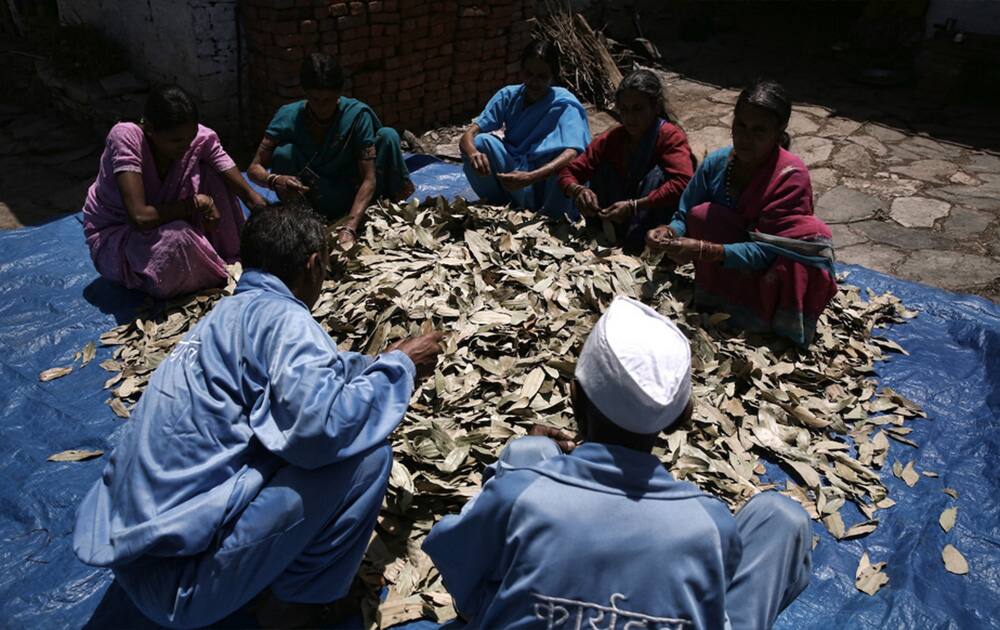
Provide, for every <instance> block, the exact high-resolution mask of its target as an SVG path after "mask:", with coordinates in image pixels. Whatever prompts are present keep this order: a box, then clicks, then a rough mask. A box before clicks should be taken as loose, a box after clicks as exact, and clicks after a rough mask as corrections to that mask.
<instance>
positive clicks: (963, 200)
mask: <svg viewBox="0 0 1000 630" xmlns="http://www.w3.org/2000/svg"><path fill="white" fill-rule="evenodd" d="M953 188H966V187H965V186H941V187H939V188H928V189H927V190H925V191H924V193H925V194H928V195H931V196H934V197H938V198H939V199H944V200H945V201H950V202H951V203H952V204H953V205H956V206H965V207H966V208H973V209H975V210H986V211H988V212H994V213H996V214H1000V198H997V197H977V196H975V195H976V192H975V189H973V192H972V193H969V194H966V193H957V192H955V191H954V190H951V189H953Z"/></svg>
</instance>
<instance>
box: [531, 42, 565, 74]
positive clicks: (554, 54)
mask: <svg viewBox="0 0 1000 630" xmlns="http://www.w3.org/2000/svg"><path fill="white" fill-rule="evenodd" d="M531 59H541V60H542V61H544V62H545V65H547V66H548V67H549V72H551V73H552V80H553V81H555V80H556V79H558V78H559V72H560V70H561V69H562V62H561V61H560V59H559V50H558V49H557V48H556V47H555V45H554V44H552V43H551V42H548V41H545V40H541V39H536V40H532V42H531V43H530V44H528V45H527V46H526V47H525V49H524V52H522V53H521V67H522V68H523V67H524V66H525V64H527V63H528V61H529V60H531Z"/></svg>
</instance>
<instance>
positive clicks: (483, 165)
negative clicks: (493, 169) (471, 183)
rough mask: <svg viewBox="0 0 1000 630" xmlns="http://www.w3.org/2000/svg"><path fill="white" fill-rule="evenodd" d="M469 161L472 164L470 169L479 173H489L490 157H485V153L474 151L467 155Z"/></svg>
mask: <svg viewBox="0 0 1000 630" xmlns="http://www.w3.org/2000/svg"><path fill="white" fill-rule="evenodd" d="M469 163H470V164H472V170H474V171H476V172H477V173H479V174H480V175H489V174H490V158H488V157H486V154H485V153H480V152H479V151H476V152H475V153H473V154H472V155H470V156H469Z"/></svg>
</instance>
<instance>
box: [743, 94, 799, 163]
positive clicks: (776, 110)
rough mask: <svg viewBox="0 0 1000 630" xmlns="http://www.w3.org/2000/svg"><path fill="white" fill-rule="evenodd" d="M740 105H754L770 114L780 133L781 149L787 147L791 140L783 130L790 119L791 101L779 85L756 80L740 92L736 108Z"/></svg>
mask: <svg viewBox="0 0 1000 630" xmlns="http://www.w3.org/2000/svg"><path fill="white" fill-rule="evenodd" d="M740 105H756V106H757V107H760V108H761V109H765V110H767V111H768V112H770V114H771V115H772V116H774V118H775V122H777V123H778V129H779V130H780V131H781V146H782V148H784V149H787V148H788V147H789V145H790V144H791V141H792V139H791V137H790V136H789V135H788V132H787V131H785V128H786V127H788V120H789V118H791V117H792V100H791V99H790V98H788V92H786V91H785V88H784V87H783V86H782V85H781V84H780V83H778V82H777V81H772V80H770V79H757V80H756V81H754V82H753V83H751V84H750V85H749V86H747V88H746V89H744V90H743V91H742V92H740V97H739V99H737V101H736V107H739V106H740Z"/></svg>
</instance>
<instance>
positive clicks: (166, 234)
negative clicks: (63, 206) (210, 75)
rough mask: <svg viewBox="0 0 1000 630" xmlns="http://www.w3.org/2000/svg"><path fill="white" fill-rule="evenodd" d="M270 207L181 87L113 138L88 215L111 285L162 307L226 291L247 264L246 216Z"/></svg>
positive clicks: (152, 102) (87, 227)
mask: <svg viewBox="0 0 1000 630" xmlns="http://www.w3.org/2000/svg"><path fill="white" fill-rule="evenodd" d="M237 197H238V198H240V199H242V200H243V201H244V203H246V204H247V206H248V207H251V208H254V207H258V206H262V205H264V204H265V202H264V199H263V198H262V197H261V196H260V195H258V194H257V193H256V192H254V191H253V189H251V188H250V186H249V185H248V184H247V182H246V181H245V180H244V179H243V177H242V176H241V175H240V171H239V169H238V168H237V167H236V163H235V162H233V160H232V158H230V157H229V155H228V154H226V152H225V151H224V150H223V148H222V145H221V143H220V142H219V137H218V136H217V135H216V134H215V132H214V131H212V130H211V129H209V128H208V127H203V126H202V125H199V124H198V110H197V108H196V107H195V105H194V103H193V102H192V100H191V98H190V97H189V96H188V95H187V93H185V92H184V91H183V90H181V89H180V88H178V87H175V86H166V87H161V88H156V89H154V90H153V91H152V92H150V95H149V98H148V100H147V101H146V107H145V111H144V115H143V119H142V122H141V123H140V124H135V123H127V122H123V123H118V124H117V125H115V126H114V127H112V128H111V131H110V132H109V133H108V139H107V145H106V146H105V149H104V154H103V155H102V156H101V168H100V172H99V173H98V175H97V179H96V180H95V181H94V184H93V185H92V186H91V187H90V190H89V191H88V193H87V200H86V202H85V204H84V207H83V232H84V236H86V239H87V245H88V246H89V247H90V257H91V258H92V259H93V261H94V267H95V268H96V269H97V272H98V273H100V274H101V275H102V276H104V277H105V278H107V279H108V280H111V281H112V282H116V283H118V284H122V285H124V286H126V287H128V288H130V289H139V290H141V291H145V292H146V293H149V294H150V295H152V296H153V297H155V298H161V299H162V298H169V297H173V296H175V295H179V294H182V293H191V292H194V291H199V290H201V289H206V288H209V287H215V286H221V285H224V284H225V282H226V264H227V263H231V262H234V261H236V260H238V258H239V253H240V227H241V226H242V225H243V222H244V217H243V211H242V209H241V208H240V204H239V202H238V200H237Z"/></svg>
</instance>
